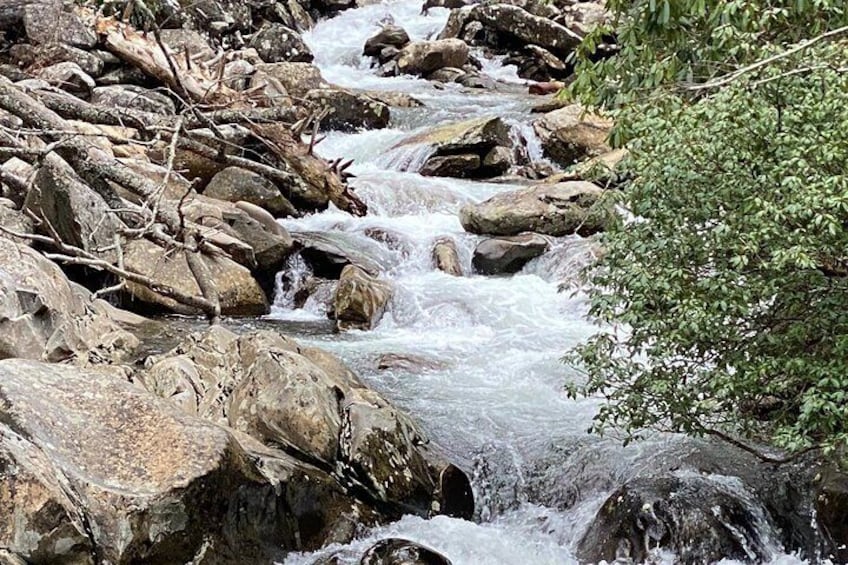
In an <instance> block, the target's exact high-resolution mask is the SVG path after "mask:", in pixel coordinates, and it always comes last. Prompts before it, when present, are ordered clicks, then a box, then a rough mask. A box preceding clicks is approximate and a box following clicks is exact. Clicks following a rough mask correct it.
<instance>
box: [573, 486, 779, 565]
mask: <svg viewBox="0 0 848 565" xmlns="http://www.w3.org/2000/svg"><path fill="white" fill-rule="evenodd" d="M732 481H733V479H726V478H725V481H721V480H716V479H713V478H711V477H709V476H704V475H697V474H694V473H678V474H667V475H663V476H658V477H652V478H644V479H636V480H633V481H630V482H628V483H627V484H625V485H624V486H622V487H621V488H620V489H618V490H617V491H616V492H614V493H612V494H611V495H610V496H609V498H607V500H606V502H605V503H604V505H603V506H602V507H601V509H600V510H599V511H598V513H597V515H596V516H595V519H594V521H593V522H592V524H591V525H590V526H589V529H588V531H587V532H586V534H585V535H584V536H583V538H582V539H581V541H580V543H579V546H578V549H577V554H578V555H579V557H580V559H581V560H585V561H591V562H599V561H601V560H606V561H607V562H612V561H614V560H615V559H616V558H628V557H629V558H630V559H632V560H633V561H634V562H637V563H641V562H644V561H645V559H646V558H647V557H648V555H649V552H650V551H651V550H653V549H656V548H657V547H661V548H663V549H667V550H670V551H673V552H674V554H675V559H676V561H677V562H679V563H684V564H696V563H712V562H716V561H719V560H722V559H738V560H742V561H749V560H752V561H759V562H762V561H763V560H765V559H766V557H767V556H768V554H769V553H768V548H767V547H766V543H767V542H768V540H766V539H763V537H762V534H763V532H764V531H767V529H768V523H767V521H766V518H765V512H764V511H763V509H761V508H757V507H756V506H753V507H752V506H751V504H750V503H746V501H745V500H744V498H742V497H741V496H740V493H739V491H740V490H742V489H743V488H744V487H743V486H742V485H741V483H739V485H738V486H737V485H736V484H734V483H733V482H732Z"/></svg>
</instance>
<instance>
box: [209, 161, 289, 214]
mask: <svg viewBox="0 0 848 565" xmlns="http://www.w3.org/2000/svg"><path fill="white" fill-rule="evenodd" d="M203 194H204V196H209V197H211V198H217V199H219V200H225V201H227V202H238V201H244V202H250V203H251V204H255V205H256V206H259V207H260V208H264V209H265V210H267V211H268V212H270V213H271V214H272V215H274V216H275V217H286V216H294V215H297V210H296V209H295V207H294V206H293V205H292V203H291V202H289V201H288V199H287V198H286V197H285V196H283V194H282V192H280V189H279V188H277V185H275V184H274V183H273V182H272V181H270V180H268V179H266V178H265V177H263V176H262V175H259V174H257V173H254V172H253V171H248V170H247V169H242V168H240V167H227V168H226V169H224V170H223V171H221V172H220V173H218V174H217V175H215V176H214V177H212V180H211V181H209V184H208V185H206V188H205V189H204V190H203Z"/></svg>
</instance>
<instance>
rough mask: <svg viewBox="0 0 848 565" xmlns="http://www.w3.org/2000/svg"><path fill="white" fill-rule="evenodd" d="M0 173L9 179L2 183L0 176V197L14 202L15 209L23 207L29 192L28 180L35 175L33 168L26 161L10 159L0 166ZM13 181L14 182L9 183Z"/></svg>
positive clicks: (0, 176) (15, 158)
mask: <svg viewBox="0 0 848 565" xmlns="http://www.w3.org/2000/svg"><path fill="white" fill-rule="evenodd" d="M0 172H2V175H9V176H10V177H11V178H7V179H6V181H5V182H3V176H2V175H0V196H2V197H3V198H8V199H9V200H11V201H12V202H14V203H15V206H16V207H21V206H23V203H24V200H26V197H27V193H28V192H29V190H28V186H29V181H28V179H30V178H32V176H34V175H35V168H34V167H33V166H32V165H30V164H29V163H27V162H26V161H23V160H21V159H18V158H17V157H12V158H11V159H9V160H7V161H6V162H5V163H3V164H2V165H0ZM13 179H14V181H15V182H11V181H12V180H13Z"/></svg>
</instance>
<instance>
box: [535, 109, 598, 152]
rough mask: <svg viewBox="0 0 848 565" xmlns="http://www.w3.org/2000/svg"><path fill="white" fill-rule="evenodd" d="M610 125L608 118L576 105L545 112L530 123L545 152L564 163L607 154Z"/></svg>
mask: <svg viewBox="0 0 848 565" xmlns="http://www.w3.org/2000/svg"><path fill="white" fill-rule="evenodd" d="M612 126H613V123H612V121H611V120H608V119H606V118H603V117H601V116H598V115H597V114H593V113H591V112H589V111H588V110H586V109H585V108H583V107H582V106H580V105H579V104H571V105H569V106H566V107H564V108H560V109H559V110H554V111H553V112H549V113H547V114H545V115H543V116H542V117H541V118H539V119H538V120H536V121H535V122H534V123H533V129H534V130H535V131H536V134H537V135H538V136H539V139H540V140H541V142H542V148H543V149H544V151H545V154H546V155H547V156H548V157H550V158H551V159H553V160H554V161H556V162H557V163H559V164H560V165H564V166H569V165H573V164H575V163H577V162H578V161H582V160H584V159H588V158H591V157H597V156H599V155H602V154H604V153H608V152H609V151H610V146H609V144H608V143H607V138H609V134H610V131H611V130H612Z"/></svg>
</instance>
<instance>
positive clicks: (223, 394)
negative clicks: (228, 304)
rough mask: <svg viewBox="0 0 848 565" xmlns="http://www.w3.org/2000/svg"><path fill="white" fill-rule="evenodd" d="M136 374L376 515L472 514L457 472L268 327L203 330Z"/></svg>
mask: <svg viewBox="0 0 848 565" xmlns="http://www.w3.org/2000/svg"><path fill="white" fill-rule="evenodd" d="M140 380H141V382H142V383H143V385H144V386H145V387H146V388H147V389H148V390H151V391H153V392H155V393H156V394H158V395H160V396H163V397H165V398H169V399H171V400H172V401H173V402H176V403H177V404H179V405H180V406H181V407H182V408H183V409H184V410H187V411H188V412H189V413H191V414H196V415H199V416H201V417H204V418H207V419H210V420H212V421H215V422H218V423H226V424H229V425H230V426H233V427H235V428H236V429H239V430H241V431H243V432H245V433H247V434H249V435H250V436H251V437H253V438H255V439H256V440H258V441H260V442H262V443H263V444H265V445H266V446H268V447H269V448H283V449H284V450H285V451H286V452H287V453H290V454H293V455H294V456H295V457H297V458H298V459H301V460H303V461H307V462H309V463H310V464H312V465H315V466H317V467H319V468H322V469H327V470H329V471H331V472H332V473H333V475H334V476H335V477H336V478H337V480H339V481H340V483H341V484H342V485H344V486H345V487H350V490H349V492H350V493H352V495H353V496H356V497H357V498H359V499H360V500H361V501H362V502H363V503H365V504H366V505H372V506H374V507H375V508H376V509H377V511H378V512H379V513H380V514H381V515H382V516H383V517H386V518H391V517H394V516H398V515H400V514H401V513H409V512H413V513H417V514H419V515H424V516H426V515H429V514H432V513H446V514H449V515H455V516H461V517H469V516H470V515H471V513H472V512H473V502H472V498H471V493H470V489H469V483H468V479H467V478H466V477H465V475H464V474H463V473H462V472H461V471H459V470H458V469H457V468H456V467H454V466H453V465H450V464H448V463H446V462H445V461H444V459H443V458H442V457H441V455H440V454H439V453H437V452H436V451H435V450H434V449H433V448H432V447H430V446H428V445H427V441H426V439H425V438H424V435H423V433H422V432H421V431H420V430H419V429H418V428H417V427H416V426H415V424H414V423H412V421H411V420H409V419H408V418H407V417H406V416H405V415H403V414H401V413H399V412H398V411H397V410H395V409H394V408H393V407H391V405H389V403H388V402H386V400H385V399H383V398H382V397H381V396H380V395H378V394H377V393H375V392H373V391H371V390H369V389H367V388H365V387H364V385H363V384H362V383H361V381H360V380H359V379H358V378H357V377H356V375H355V374H354V373H353V372H352V371H351V370H350V369H348V368H347V367H346V366H345V365H344V364H343V363H342V362H341V361H340V360H339V359H338V358H336V357H334V356H332V355H330V354H329V353H327V352H325V351H323V350H320V349H315V348H308V347H302V346H300V345H299V344H297V343H296V342H295V341H293V340H291V339H288V338H285V337H282V336H280V335H279V334H276V333H274V332H269V331H263V332H256V333H253V334H249V335H245V336H237V335H235V334H233V333H231V332H229V331H227V330H225V329H223V328H220V327H217V328H210V329H209V330H207V331H206V332H204V333H202V334H195V335H192V336H190V337H189V338H188V339H187V340H185V341H184V342H183V343H182V344H181V345H180V346H178V347H177V348H175V349H174V350H173V351H171V352H169V353H168V354H166V355H164V356H162V357H160V358H158V359H156V360H155V362H154V363H153V364H152V366H151V367H150V369H149V370H148V371H146V372H145V373H144V374H142V375H141V376H140Z"/></svg>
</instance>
